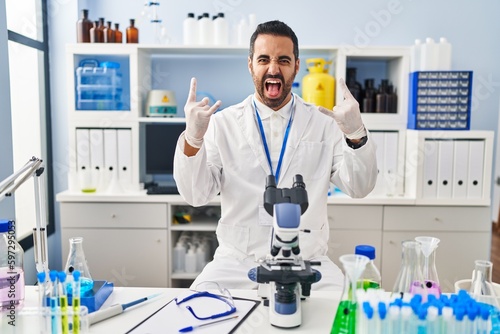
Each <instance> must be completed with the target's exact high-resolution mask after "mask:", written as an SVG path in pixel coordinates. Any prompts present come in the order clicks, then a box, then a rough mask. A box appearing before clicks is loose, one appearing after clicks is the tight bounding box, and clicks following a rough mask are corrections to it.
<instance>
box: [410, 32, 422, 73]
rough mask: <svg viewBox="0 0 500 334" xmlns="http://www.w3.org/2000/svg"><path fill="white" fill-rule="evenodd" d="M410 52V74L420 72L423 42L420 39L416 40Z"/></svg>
mask: <svg viewBox="0 0 500 334" xmlns="http://www.w3.org/2000/svg"><path fill="white" fill-rule="evenodd" d="M410 52H411V55H410V72H416V71H420V57H421V54H422V41H421V40H420V39H418V38H417V39H416V40H415V44H413V45H412V46H411V51H410Z"/></svg>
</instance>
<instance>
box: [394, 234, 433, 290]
mask: <svg viewBox="0 0 500 334" xmlns="http://www.w3.org/2000/svg"><path fill="white" fill-rule="evenodd" d="M401 245H402V255H401V269H400V270H399V274H398V278H397V279H396V283H395V284H394V288H393V289H392V292H393V294H397V295H398V297H402V296H403V294H405V293H410V294H412V295H416V294H420V295H422V297H423V298H424V299H427V291H426V288H425V285H424V277H423V275H422V270H421V268H420V257H421V256H422V254H421V252H422V251H421V246H420V243H419V242H418V241H415V240H405V241H403V242H402V243H401Z"/></svg>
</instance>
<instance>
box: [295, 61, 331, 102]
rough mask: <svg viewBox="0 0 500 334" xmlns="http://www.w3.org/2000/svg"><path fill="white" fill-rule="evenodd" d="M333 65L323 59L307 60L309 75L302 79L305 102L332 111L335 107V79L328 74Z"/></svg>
mask: <svg viewBox="0 0 500 334" xmlns="http://www.w3.org/2000/svg"><path fill="white" fill-rule="evenodd" d="M331 63H332V62H331V61H326V60H324V59H323V58H309V59H306V65H307V69H308V71H309V74H307V75H306V76H304V78H303V79H302V98H303V99H304V101H306V102H309V103H313V104H315V105H317V106H323V107H325V108H327V109H330V110H331V109H333V106H334V105H335V78H334V77H333V76H331V75H330V74H328V65H330V64H331Z"/></svg>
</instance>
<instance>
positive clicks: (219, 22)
mask: <svg viewBox="0 0 500 334" xmlns="http://www.w3.org/2000/svg"><path fill="white" fill-rule="evenodd" d="M213 23H214V44H215V45H221V46H226V45H229V28H228V24H227V20H226V18H225V17H224V13H219V14H218V15H217V18H216V19H215V20H214V22H213Z"/></svg>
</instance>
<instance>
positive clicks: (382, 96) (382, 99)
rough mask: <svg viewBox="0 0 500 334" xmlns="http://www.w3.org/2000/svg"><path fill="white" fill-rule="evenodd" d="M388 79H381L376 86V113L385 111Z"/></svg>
mask: <svg viewBox="0 0 500 334" xmlns="http://www.w3.org/2000/svg"><path fill="white" fill-rule="evenodd" d="M388 82H389V81H388V80H387V79H382V81H381V83H380V86H379V88H378V92H377V96H376V97H375V100H376V103H375V112H376V113H386V112H387V109H386V108H387V86H388Z"/></svg>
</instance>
